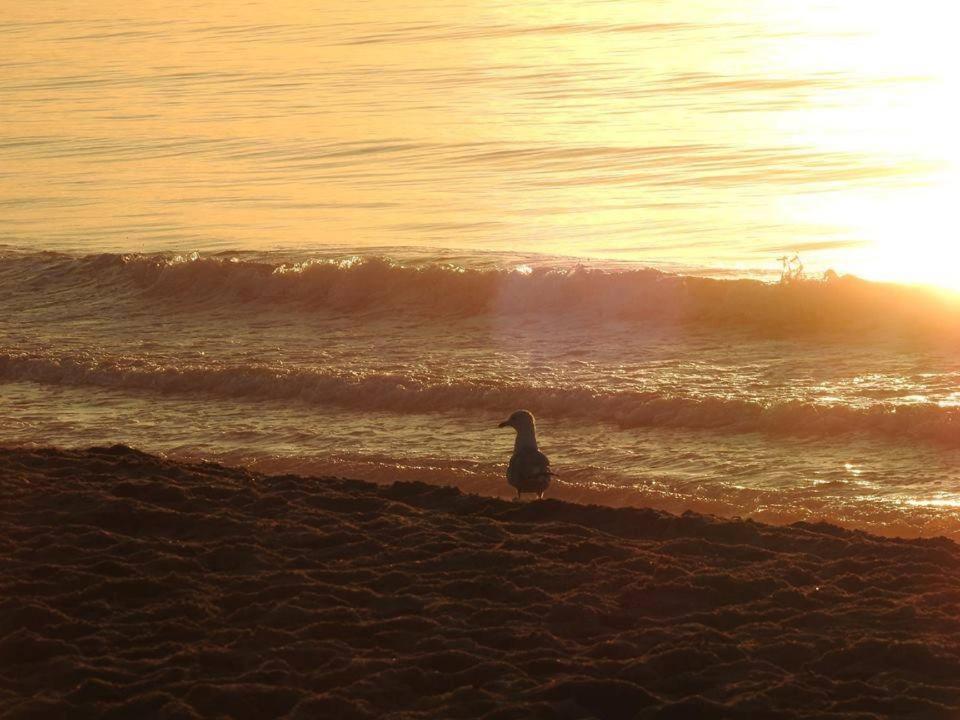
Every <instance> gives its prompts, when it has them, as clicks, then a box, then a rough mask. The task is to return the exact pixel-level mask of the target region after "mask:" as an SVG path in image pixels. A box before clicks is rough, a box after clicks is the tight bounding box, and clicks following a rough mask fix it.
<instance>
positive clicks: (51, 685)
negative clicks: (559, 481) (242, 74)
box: [0, 447, 960, 720]
mask: <svg viewBox="0 0 960 720" xmlns="http://www.w3.org/2000/svg"><path fill="white" fill-rule="evenodd" d="M0 602H2V605H0V718H3V719H4V720H12V719H13V718H31V719H33V718H71V719H73V718H100V717H104V718H153V717H157V718H170V719H173V718H251V719H252V718H273V717H292V718H379V717H390V718H458V717H459V718H474V717H487V718H587V717H598V718H638V717H639V718H715V717H716V718H720V717H738V718H740V717H742V718H765V717H785V718H788V717H816V718H827V717H843V718H876V717H898V718H900V717H902V718H910V717H913V718H956V717H960V633H958V631H960V549H958V547H957V546H956V545H954V544H953V543H951V542H949V541H946V540H911V541H906V540H890V539H881V538H877V537H873V536H869V535H864V534H862V533H854V532H848V531H844V530H840V529H838V528H836V527H832V526H828V525H822V526H813V525H796V526H792V527H773V526H767V525H760V524H756V523H752V522H741V521H722V520H717V519H712V518H707V517H702V516H698V515H686V516H682V517H677V516H673V515H668V514H666V513H661V512H655V511H651V510H636V509H611V508H602V507H595V506H594V507H587V506H580V505H574V504H569V503H562V502H557V501H551V500H546V501H543V502H525V503H522V504H520V503H511V502H505V501H501V500H496V499H490V498H482V497H476V496H469V495H463V494H461V493H460V492H459V491H457V490H454V489H449V488H439V487H435V486H430V485H422V484H411V483H402V484H396V485H393V486H375V485H370V484H367V483H362V482H355V481H349V480H334V479H315V478H300V477H294V476H284V477H265V476H261V475H257V474H253V473H250V472H247V471H244V470H234V469H227V468H223V467H219V466H216V465H207V464H203V465H183V464H177V463H172V462H168V461H164V460H161V459H159V458H155V457H152V456H149V455H144V454H141V453H139V452H136V451H133V450H130V449H128V448H124V447H115V448H110V449H93V450H88V451H55V450H36V451H28V450H0Z"/></svg>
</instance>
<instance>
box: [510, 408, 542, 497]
mask: <svg viewBox="0 0 960 720" xmlns="http://www.w3.org/2000/svg"><path fill="white" fill-rule="evenodd" d="M500 427H512V428H514V429H515V430H516V431H517V439H516V441H515V442H514V444H513V455H512V456H511V457H510V464H509V465H508V466H507V482H508V483H509V484H510V485H512V486H513V487H515V488H516V489H517V497H520V495H521V493H536V494H537V497H543V493H544V491H545V490H546V489H547V488H548V487H549V485H550V478H551V477H552V476H553V475H554V473H553V472H551V471H550V459H549V458H548V457H547V456H546V455H544V454H543V453H542V452H540V448H539V446H538V445H537V430H536V425H535V424H534V420H533V415H532V414H530V413H529V412H527V411H526V410H517V411H516V412H515V413H513V415H511V416H510V417H509V418H508V419H507V420H506V421H505V422H502V423H500Z"/></svg>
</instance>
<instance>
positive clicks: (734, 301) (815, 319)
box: [0, 253, 960, 335]
mask: <svg viewBox="0 0 960 720" xmlns="http://www.w3.org/2000/svg"><path fill="white" fill-rule="evenodd" d="M0 280H2V282H3V285H4V286H5V287H6V293H7V297H8V298H13V297H14V296H18V297H19V299H20V300H21V302H23V303H29V302H31V300H32V299H38V298H40V297H41V296H42V297H43V298H44V299H45V300H49V301H57V302H60V303H67V302H93V299H92V298H100V299H101V301H102V304H112V305H118V304H119V305H123V304H124V303H136V302H144V301H145V302H148V303H151V304H153V305H156V304H157V303H179V304H188V305H189V306H190V307H192V308H195V309H203V308H233V307H244V308H247V309H256V308H264V307H277V308H282V309H284V310H286V311H298V310H304V311H315V310H320V309H329V310H333V311H337V312H346V313H360V312H370V313H375V312H382V313H404V312H411V313H425V314H428V315H437V316H443V317H449V316H452V315H453V316H474V315H484V314H501V315H508V314H509V315H548V316H555V317H564V318H570V317H572V318H577V317H582V318H584V319H586V320H596V319H622V320H631V319H632V320H652V321H664V322H689V323H701V324H705V325H707V326H719V327H725V326H729V327H747V328H751V327H752V328H757V329H762V330H765V331H768V332H774V333H780V334H793V333H797V332H805V331H815V330H839V331H854V330H855V331H857V332H863V331H866V330H870V329H874V328H876V329H891V328H892V329H896V330H900V331H904V332H907V333H912V332H925V331H933V332H936V333H938V334H944V333H946V334H951V335H952V334H960V306H958V304H957V301H956V299H954V298H948V297H946V296H943V295H941V294H936V293H934V292H932V291H927V290H922V289H919V288H908V287H902V286H895V285H887V284H879V283H871V282H867V281H863V280H860V279H858V278H854V277H851V276H845V277H833V278H832V279H831V280H829V281H802V282H794V283H790V284H773V283H764V282H760V281H757V280H731V279H724V280H717V279H711V278H706V277H694V276H684V275H675V274H670V273H665V272H661V271H658V270H653V269H646V268H644V269H620V270H609V269H596V268H587V267H583V266H579V265H578V266H573V267H537V268H530V267H528V266H519V267H513V268H510V269H507V268H489V267H486V268H465V267H458V266H455V265H452V264H446V263H437V264H414V265H409V264H408V265H405V264H400V263H397V262H393V261H390V260H388V259H384V258H379V257H366V258H357V257H354V258H348V259H338V260H331V259H323V260H311V261H305V262H300V263H274V262H264V261H256V260H244V259H238V258H237V257H222V256H218V257H209V258H207V257H200V256H197V255H196V254H194V255H191V256H160V255H115V254H103V255H95V256H87V257H76V256H69V255H61V254H55V253H35V254H25V255H19V256H18V255H8V256H6V257H0ZM91 290H95V292H91Z"/></svg>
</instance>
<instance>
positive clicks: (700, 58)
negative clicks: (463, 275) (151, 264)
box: [0, 0, 960, 286]
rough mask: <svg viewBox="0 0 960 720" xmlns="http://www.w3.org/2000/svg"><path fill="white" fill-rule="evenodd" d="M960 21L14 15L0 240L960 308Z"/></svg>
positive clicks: (424, 9)
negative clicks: (504, 261)
mask: <svg viewBox="0 0 960 720" xmlns="http://www.w3.org/2000/svg"><path fill="white" fill-rule="evenodd" d="M955 15H956V11H955V9H954V8H953V6H952V4H949V3H942V2H936V1H934V0H920V2H915V3H912V4H911V5H910V7H909V8H903V7H902V6H894V5H892V4H883V3H867V2H854V1H852V0H833V1H831V2H815V3H803V4H796V3H787V2H774V0H739V1H738V2H719V1H713V0H700V1H698V2H687V3H655V2H636V1H634V0H630V1H627V2H601V3H583V2H580V1H579V0H576V1H574V0H556V1H551V2H545V1H543V0H526V1H525V2H482V3H481V2H474V1H473V0H459V1H454V0H450V1H447V2H430V3H427V2H421V1H416V2H403V3H395V2H389V3H387V2H383V1H381V0H371V1H368V2H355V1H354V0H351V1H350V2H347V1H346V0H323V2H317V1H308V0H288V1H286V2H279V3H266V2H262V1H255V2H251V3H247V4H244V5H240V6H230V7H222V6H204V5H200V6H197V5H194V4H190V3H186V2H183V1H182V0H167V1H162V0H160V1H156V2H150V3H137V4H129V3H119V2H113V1H111V2H101V3H97V4H96V5H93V6H91V5H89V4H83V5H81V4H77V3H73V2H58V1H52V2H45V3H41V4H37V3H22V4H14V3H7V4H6V5H5V7H4V8H3V9H2V10H0V42H2V44H3V46H4V47H5V48H6V53H5V56H4V57H5V60H4V61H3V66H4V67H3V73H2V76H0V121H2V122H0V205H2V207H3V208H4V216H3V217H4V219H3V228H4V234H3V237H2V238H0V241H2V242H6V243H11V244H14V245H21V246H22V245H26V246H30V247H38V246H39V247H54V248H80V249H90V248H96V249H111V250H117V249H119V250H159V249H179V250H193V249H201V250H205V249H213V248H221V249H222V248H253V249H261V248H277V247H286V248H309V247H317V246H323V245H327V244H341V245H350V246H353V247H362V246H378V247H385V246H400V245H402V246H410V245H415V246H427V247H457V248H463V249H487V248H489V249H507V248H509V249H514V250H516V249H521V250H524V251H533V252H550V253H569V254H576V255H584V256H592V257H606V258H616V259H636V260H641V261H645V262H651V263H656V262H673V263H681V264H683V265H685V266H689V267H695V268H728V269H731V270H733V271H735V272H740V273H745V274H750V273H751V272H753V271H755V270H757V269H759V270H768V271H769V270H774V269H775V268H776V267H777V266H776V260H775V259H776V257H777V256H779V255H782V254H783V253H787V252H793V251H799V252H800V253H801V255H802V256H803V258H804V260H805V262H806V265H807V267H808V268H811V269H813V270H815V271H819V270H823V269H826V268H827V267H833V268H835V269H836V270H837V271H839V272H852V273H857V274H862V275H866V276H869V277H876V278H884V279H892V280H903V281H911V282H932V283H938V284H942V285H948V286H953V285H955V284H956V283H957V282H958V281H957V280H956V278H955V272H954V269H955V267H956V265H957V263H956V261H957V260H958V258H957V252H958V251H957V249H956V248H957V232H956V221H955V218H954V216H953V213H952V210H951V208H952V204H953V199H954V198H955V197H956V192H957V185H958V183H957V179H958V154H960V151H958V141H957V139H956V131H955V127H957V125H958V122H957V121H958V113H957V106H956V103H957V97H958V92H957V90H958V87H957V86H958V80H957V77H958V75H957V73H958V71H957V70H956V68H957V67H958V66H960V63H958V62H957V57H956V54H957V51H956V49H955V48H956V45H955V42H954V40H953V37H952V32H953V29H954V28H955V27H956V17H955Z"/></svg>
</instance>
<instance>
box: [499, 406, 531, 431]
mask: <svg viewBox="0 0 960 720" xmlns="http://www.w3.org/2000/svg"><path fill="white" fill-rule="evenodd" d="M497 427H502V428H505V427H512V428H513V429H514V430H516V431H517V432H523V431H524V430H533V428H534V422H533V414H532V413H531V412H530V411H529V410H517V411H516V412H515V413H513V415H511V416H510V417H508V418H507V419H506V420H504V421H503V422H502V423H500V424H499V425H498V426H497Z"/></svg>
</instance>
